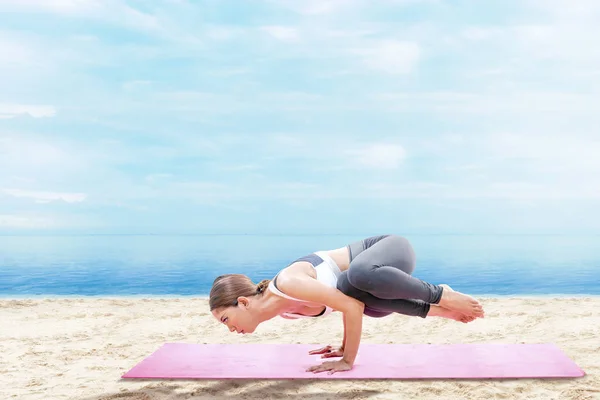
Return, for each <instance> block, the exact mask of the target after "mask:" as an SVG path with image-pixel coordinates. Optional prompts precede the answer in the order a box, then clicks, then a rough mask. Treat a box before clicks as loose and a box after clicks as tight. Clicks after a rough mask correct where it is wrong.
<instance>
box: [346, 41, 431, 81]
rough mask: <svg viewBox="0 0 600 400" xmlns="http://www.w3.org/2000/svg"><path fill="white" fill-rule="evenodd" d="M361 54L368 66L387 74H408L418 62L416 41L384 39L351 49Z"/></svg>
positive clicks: (418, 52)
mask: <svg viewBox="0 0 600 400" xmlns="http://www.w3.org/2000/svg"><path fill="white" fill-rule="evenodd" d="M352 52H353V53H355V54H357V55H359V56H361V57H362V58H363V62H364V64H365V65H367V66H368V67H369V68H372V69H374V70H377V71H381V72H385V73H388V74H408V73H410V72H412V71H413V70H414V69H415V68H416V67H417V64H418V62H419V57H420V53H421V51H420V48H419V45H418V44H417V43H414V42H405V41H398V40H385V41H381V42H378V43H373V44H372V45H369V46H368V47H364V48H362V49H357V50H354V51H352Z"/></svg>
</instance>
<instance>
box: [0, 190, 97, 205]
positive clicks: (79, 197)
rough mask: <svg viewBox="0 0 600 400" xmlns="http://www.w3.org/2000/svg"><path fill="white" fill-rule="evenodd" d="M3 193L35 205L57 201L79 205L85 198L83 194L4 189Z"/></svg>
mask: <svg viewBox="0 0 600 400" xmlns="http://www.w3.org/2000/svg"><path fill="white" fill-rule="evenodd" d="M3 191H4V193H6V194H8V195H9V196H13V197H20V198H27V199H33V200H35V202H36V203H49V202H52V201H58V200H61V201H64V202H66V203H80V202H82V201H84V200H85V199H86V197H87V195H86V194H85V193H64V192H45V191H33V190H21V189H4V190H3Z"/></svg>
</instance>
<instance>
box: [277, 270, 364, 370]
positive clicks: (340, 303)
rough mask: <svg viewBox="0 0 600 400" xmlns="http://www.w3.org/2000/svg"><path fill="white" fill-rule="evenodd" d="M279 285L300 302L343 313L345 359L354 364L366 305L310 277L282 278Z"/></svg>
mask: <svg viewBox="0 0 600 400" xmlns="http://www.w3.org/2000/svg"><path fill="white" fill-rule="evenodd" d="M277 282H278V284H279V286H281V289H282V291H283V292H285V293H287V294H289V295H290V296H292V297H295V298H297V299H300V300H305V301H310V302H314V303H318V304H324V305H327V306H329V307H331V308H333V309H334V310H337V311H340V312H342V313H343V319H344V340H343V347H344V357H343V360H344V361H345V362H346V363H348V364H349V365H353V364H354V360H355V359H356V355H357V353H358V347H359V345H360V339H361V334H362V319H363V310H364V304H363V303H362V302H360V301H358V300H356V299H355V298H353V297H350V296H347V295H345V294H344V293H342V292H341V291H339V290H338V289H336V288H332V287H329V286H326V285H324V284H322V283H321V282H319V281H317V280H316V279H313V278H311V277H309V276H285V277H284V276H282V275H280V277H279V278H278V281H277Z"/></svg>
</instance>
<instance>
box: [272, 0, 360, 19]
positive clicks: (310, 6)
mask: <svg viewBox="0 0 600 400" xmlns="http://www.w3.org/2000/svg"><path fill="white" fill-rule="evenodd" d="M275 3H276V4H278V5H281V6H285V7H288V8H290V9H291V10H293V11H295V12H297V13H300V14H304V15H308V16H311V15H327V14H333V13H335V12H339V11H340V10H341V9H343V8H345V7H352V6H354V5H355V4H356V3H359V1H357V0H303V1H296V0H277V1H275Z"/></svg>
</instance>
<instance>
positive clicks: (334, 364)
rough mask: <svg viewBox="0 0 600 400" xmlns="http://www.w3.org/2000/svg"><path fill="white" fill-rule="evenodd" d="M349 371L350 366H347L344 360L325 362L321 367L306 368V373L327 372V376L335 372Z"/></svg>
mask: <svg viewBox="0 0 600 400" xmlns="http://www.w3.org/2000/svg"><path fill="white" fill-rule="evenodd" d="M351 369H352V365H350V364H348V363H347V362H346V361H344V360H338V361H325V362H324V363H323V364H321V365H313V366H312V367H310V368H308V369H307V370H306V372H313V373H317V372H323V371H329V372H328V374H329V375H331V374H333V373H335V372H339V371H349V370H351Z"/></svg>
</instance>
